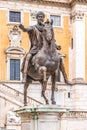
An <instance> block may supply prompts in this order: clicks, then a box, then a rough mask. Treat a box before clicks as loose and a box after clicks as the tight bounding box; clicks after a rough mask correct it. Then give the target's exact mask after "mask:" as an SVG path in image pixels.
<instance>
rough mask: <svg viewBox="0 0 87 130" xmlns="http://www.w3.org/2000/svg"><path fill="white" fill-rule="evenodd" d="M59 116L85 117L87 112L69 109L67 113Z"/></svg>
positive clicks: (86, 117)
mask: <svg viewBox="0 0 87 130" xmlns="http://www.w3.org/2000/svg"><path fill="white" fill-rule="evenodd" d="M61 118H71V119H73V118H78V119H80V118H85V119H87V112H84V111H70V112H67V113H64V114H63V115H62V116H61Z"/></svg>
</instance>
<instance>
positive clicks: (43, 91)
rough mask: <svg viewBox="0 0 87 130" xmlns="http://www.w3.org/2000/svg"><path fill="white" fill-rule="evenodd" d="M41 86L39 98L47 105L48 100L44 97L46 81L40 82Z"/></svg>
mask: <svg viewBox="0 0 87 130" xmlns="http://www.w3.org/2000/svg"><path fill="white" fill-rule="evenodd" d="M40 83H41V85H42V92H41V96H42V97H43V98H44V99H45V102H46V104H49V102H48V99H47V98H46V96H45V91H46V87H47V81H43V82H40Z"/></svg>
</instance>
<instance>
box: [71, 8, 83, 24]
mask: <svg viewBox="0 0 87 130" xmlns="http://www.w3.org/2000/svg"><path fill="white" fill-rule="evenodd" d="M83 18H84V12H82V11H80V10H77V11H74V12H72V14H71V16H70V19H71V20H72V22H74V21H76V20H83Z"/></svg>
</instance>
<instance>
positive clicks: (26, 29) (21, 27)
mask: <svg viewBox="0 0 87 130" xmlns="http://www.w3.org/2000/svg"><path fill="white" fill-rule="evenodd" d="M19 28H20V29H21V30H22V31H23V32H30V31H32V30H33V26H29V27H27V28H25V27H24V26H23V25H22V24H20V25H19Z"/></svg>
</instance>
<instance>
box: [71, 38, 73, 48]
mask: <svg viewBox="0 0 87 130" xmlns="http://www.w3.org/2000/svg"><path fill="white" fill-rule="evenodd" d="M71 49H73V38H71Z"/></svg>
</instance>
